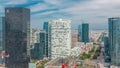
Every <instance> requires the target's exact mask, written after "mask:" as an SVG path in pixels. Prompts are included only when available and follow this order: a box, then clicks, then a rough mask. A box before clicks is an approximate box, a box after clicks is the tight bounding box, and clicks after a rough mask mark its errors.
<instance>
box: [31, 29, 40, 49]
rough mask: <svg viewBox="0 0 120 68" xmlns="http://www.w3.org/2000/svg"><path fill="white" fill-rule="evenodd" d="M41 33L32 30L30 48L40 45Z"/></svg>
mask: <svg viewBox="0 0 120 68" xmlns="http://www.w3.org/2000/svg"><path fill="white" fill-rule="evenodd" d="M39 34H40V31H39V30H38V29H34V28H32V29H31V30H30V47H31V48H33V47H34V45H35V43H40V40H39V39H40V37H39Z"/></svg>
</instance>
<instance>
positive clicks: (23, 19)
mask: <svg viewBox="0 0 120 68" xmlns="http://www.w3.org/2000/svg"><path fill="white" fill-rule="evenodd" d="M5 53H6V55H9V58H6V60H5V65H6V67H7V68H28V63H29V57H30V9H27V8H5Z"/></svg>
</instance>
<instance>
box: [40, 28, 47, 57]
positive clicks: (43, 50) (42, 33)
mask: <svg viewBox="0 0 120 68" xmlns="http://www.w3.org/2000/svg"><path fill="white" fill-rule="evenodd" d="M46 48H47V47H46V31H44V30H41V31H40V59H43V58H44V57H46Z"/></svg>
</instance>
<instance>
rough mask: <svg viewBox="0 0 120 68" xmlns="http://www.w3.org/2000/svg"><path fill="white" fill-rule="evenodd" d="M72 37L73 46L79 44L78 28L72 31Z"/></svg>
mask: <svg viewBox="0 0 120 68" xmlns="http://www.w3.org/2000/svg"><path fill="white" fill-rule="evenodd" d="M71 37H72V39H71V40H72V47H75V46H77V43H78V32H77V30H72V31H71Z"/></svg>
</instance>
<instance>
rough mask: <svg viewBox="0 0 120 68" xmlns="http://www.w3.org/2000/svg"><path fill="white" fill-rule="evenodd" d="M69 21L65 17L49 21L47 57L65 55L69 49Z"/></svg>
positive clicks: (68, 52)
mask: <svg viewBox="0 0 120 68" xmlns="http://www.w3.org/2000/svg"><path fill="white" fill-rule="evenodd" d="M70 24H71V21H70V20H65V19H58V20H51V21H49V29H48V31H49V33H48V38H49V39H48V40H49V52H50V53H49V57H50V58H51V59H55V58H57V57H66V56H69V55H70V49H71V25H70Z"/></svg>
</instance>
